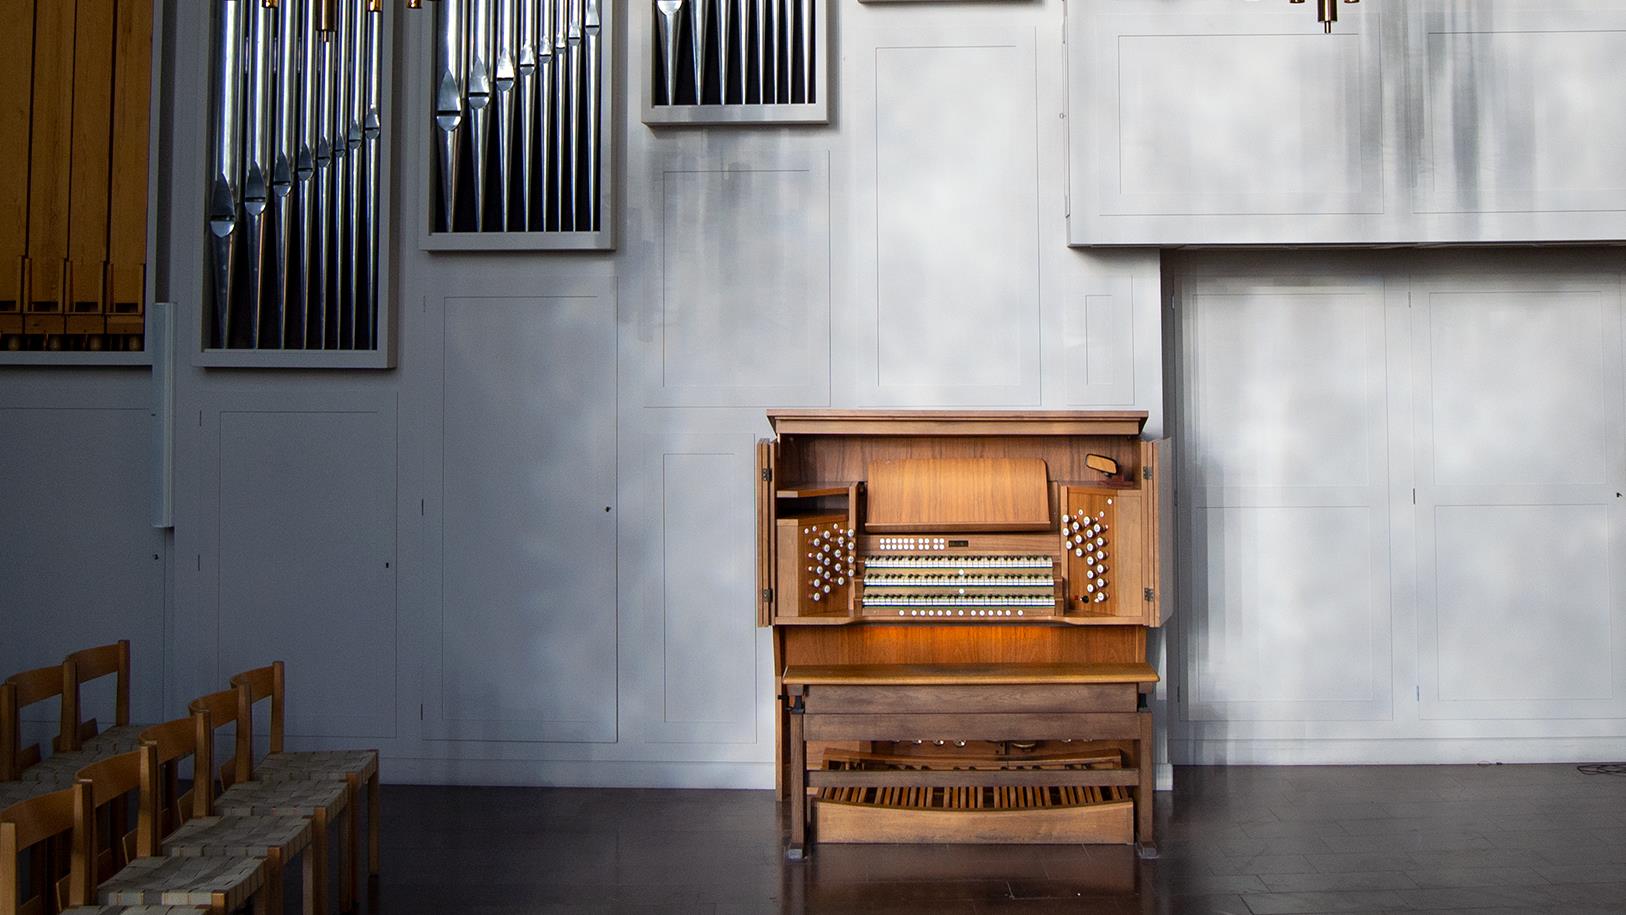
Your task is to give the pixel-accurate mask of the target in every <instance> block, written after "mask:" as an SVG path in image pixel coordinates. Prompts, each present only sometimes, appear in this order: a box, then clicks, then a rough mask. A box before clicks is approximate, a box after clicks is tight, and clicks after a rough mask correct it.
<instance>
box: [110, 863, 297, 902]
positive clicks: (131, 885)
mask: <svg viewBox="0 0 1626 915" xmlns="http://www.w3.org/2000/svg"><path fill="white" fill-rule="evenodd" d="M265 870H266V867H265V859H264V858H137V859H136V860H134V861H132V862H130V863H129V865H127V866H126V867H125V868H124V869H123V870H121V871H119V872H118V873H116V874H114V875H113V876H112V877H111V878H109V879H108V881H107V882H106V883H103V884H102V885H101V886H100V887H99V888H98V889H97V891H96V896H97V898H98V899H99V900H100V901H101V902H102V903H103V904H104V905H191V906H196V905H209V904H211V903H212V902H213V898H214V895H215V894H216V893H219V894H220V895H221V896H223V897H224V899H225V905H226V910H227V911H231V910H233V909H236V908H238V907H240V906H242V905H243V904H244V903H246V902H248V900H249V898H250V897H252V896H253V895H254V894H255V893H256V892H258V891H259V889H260V887H261V886H264V885H265Z"/></svg>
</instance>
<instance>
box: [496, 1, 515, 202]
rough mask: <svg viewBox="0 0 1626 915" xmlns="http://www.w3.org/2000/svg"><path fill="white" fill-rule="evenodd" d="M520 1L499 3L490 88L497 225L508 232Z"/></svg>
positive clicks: (511, 191)
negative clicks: (498, 196) (492, 95)
mask: <svg viewBox="0 0 1626 915" xmlns="http://www.w3.org/2000/svg"><path fill="white" fill-rule="evenodd" d="M518 18H519V5H518V3H517V0H497V18H496V44H495V50H494V54H495V57H494V58H493V60H494V65H493V77H492V84H491V88H492V91H493V92H494V93H495V95H496V116H497V117H496V120H497V188H498V190H499V192H500V193H501V194H502V200H501V202H500V204H499V206H498V207H497V214H498V220H499V222H498V226H499V228H501V229H503V230H505V231H506V230H507V229H508V209H509V201H510V200H511V199H512V198H513V150H514V86H515V83H516V81H517V80H518V79H519V61H518V53H517V51H516V48H515V44H514V43H515V40H516V39H517V37H518Z"/></svg>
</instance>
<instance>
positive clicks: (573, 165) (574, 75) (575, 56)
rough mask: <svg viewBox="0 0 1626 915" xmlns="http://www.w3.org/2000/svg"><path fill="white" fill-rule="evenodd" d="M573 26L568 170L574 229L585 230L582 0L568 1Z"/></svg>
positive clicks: (569, 38) (570, 35) (569, 35)
mask: <svg viewBox="0 0 1626 915" xmlns="http://www.w3.org/2000/svg"><path fill="white" fill-rule="evenodd" d="M568 3H569V5H570V27H569V32H568V33H567V35H566V37H565V41H566V44H567V45H568V51H569V53H570V165H569V167H568V168H567V169H566V170H565V174H566V177H567V178H568V179H569V184H570V228H571V229H574V230H578V231H579V230H580V229H581V213H582V209H581V207H582V204H581V193H580V180H581V167H582V164H581V163H582V148H581V139H582V82H583V80H582V17H583V13H584V11H583V9H582V0H568ZM560 228H563V226H561V227H560Z"/></svg>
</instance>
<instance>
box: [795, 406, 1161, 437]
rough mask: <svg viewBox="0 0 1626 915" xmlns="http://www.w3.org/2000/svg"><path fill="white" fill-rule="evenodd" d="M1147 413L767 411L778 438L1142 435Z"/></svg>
mask: <svg viewBox="0 0 1626 915" xmlns="http://www.w3.org/2000/svg"><path fill="white" fill-rule="evenodd" d="M1146 418H1147V414H1146V411H1144V410H1117V411H1101V410H1092V411H1086V410H973V411H964V410H769V411H768V422H769V423H770V424H771V425H772V426H773V429H774V432H776V433H778V434H780V435H940V436H949V435H1059V436H1072V435H1100V436H1117V435H1140V434H1141V431H1142V430H1143V429H1144V428H1145V426H1146Z"/></svg>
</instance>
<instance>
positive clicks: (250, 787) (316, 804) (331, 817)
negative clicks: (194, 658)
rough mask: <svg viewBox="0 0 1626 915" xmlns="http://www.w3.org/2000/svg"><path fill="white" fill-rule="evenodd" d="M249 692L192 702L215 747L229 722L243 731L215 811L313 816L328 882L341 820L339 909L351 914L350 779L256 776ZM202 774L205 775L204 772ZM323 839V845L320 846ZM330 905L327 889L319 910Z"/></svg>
mask: <svg viewBox="0 0 1626 915" xmlns="http://www.w3.org/2000/svg"><path fill="white" fill-rule="evenodd" d="M247 693H248V688H247V687H246V686H239V687H234V688H233V689H228V690H221V691H220V692H217V693H210V694H209V695H207V696H201V697H199V698H197V699H194V700H192V704H191V706H190V708H191V711H192V713H193V714H197V713H199V712H203V713H205V714H207V715H208V721H209V730H210V732H211V733H210V736H209V738H208V740H209V743H210V746H211V747H212V746H213V742H214V733H215V732H218V731H219V730H221V729H222V728H225V727H227V726H235V727H236V729H237V736H238V740H239V743H237V744H236V746H237V747H238V751H237V752H236V754H235V755H234V756H233V758H232V759H229V760H227V761H226V762H225V764H223V765H222V766H220V767H219V769H218V771H219V773H220V781H221V785H222V787H223V788H224V790H223V791H221V792H220V793H219V794H216V795H214V796H213V802H214V812H215V813H216V814H218V815H222V816H297V817H305V818H307V819H309V820H311V825H312V828H313V830H314V834H313V835H312V837H311V845H312V848H311V851H310V854H311V855H312V856H314V857H317V858H319V859H320V860H321V864H320V865H319V866H320V867H321V868H322V869H324V873H323V874H319V875H318V877H319V879H322V882H323V884H324V886H325V868H326V866H327V857H326V848H327V846H326V842H327V837H328V827H329V825H331V824H337V826H338V829H339V868H340V872H339V874H340V875H339V908H340V909H341V910H342V911H346V912H348V911H350V910H351V909H353V908H354V907H355V901H356V883H355V874H356V861H355V829H354V826H353V824H352V822H351V819H350V817H348V816H346V814H347V813H348V812H349V809H350V789H349V787H348V786H347V785H346V784H345V783H344V782H338V781H283V782H262V781H258V780H256V779H255V778H254V774H255V773H254V758H253V754H251V753H244V752H241V742H240V740H241V735H242V734H243V733H245V732H248V733H252V731H251V730H250V727H251V726H250V723H249V721H248V719H247V718H245V717H243V710H244V709H246V708H248V706H249V703H248V698H247ZM199 777H200V778H201V777H202V776H201V773H200V775H199ZM211 787H212V786H211ZM194 790H196V789H194ZM318 836H320V838H317V837H318ZM318 842H320V843H322V844H321V846H320V849H318V847H317V843H318ZM326 905H327V896H326V894H325V892H324V894H323V895H322V896H321V898H320V900H319V901H318V905H317V912H318V913H321V912H323V911H325V907H326Z"/></svg>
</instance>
